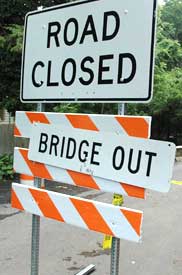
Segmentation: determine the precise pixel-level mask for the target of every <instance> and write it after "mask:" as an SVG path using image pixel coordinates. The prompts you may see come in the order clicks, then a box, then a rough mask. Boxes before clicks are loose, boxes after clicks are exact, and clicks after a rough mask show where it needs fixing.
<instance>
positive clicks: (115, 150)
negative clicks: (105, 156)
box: [112, 146, 125, 170]
mask: <svg viewBox="0 0 182 275" xmlns="http://www.w3.org/2000/svg"><path fill="white" fill-rule="evenodd" d="M118 152H120V154H121V156H120V161H119V162H118V164H117V163H116V156H117V154H118ZM124 158H125V151H124V149H123V147H121V146H117V147H116V148H115V149H114V153H113V157H112V165H113V167H114V169H115V170H120V169H121V168H122V167H123V164H124Z"/></svg>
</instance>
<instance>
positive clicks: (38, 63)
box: [32, 61, 45, 88]
mask: <svg viewBox="0 0 182 275" xmlns="http://www.w3.org/2000/svg"><path fill="white" fill-rule="evenodd" d="M38 66H41V67H42V68H43V67H44V66H45V65H44V63H43V62H42V61H38V62H36V63H35V65H34V66H33V70H32V83H33V85H34V86H35V87H37V88H38V87H41V86H42V84H43V83H44V82H43V81H42V80H41V81H40V83H38V82H36V80H35V71H36V69H37V67H38Z"/></svg>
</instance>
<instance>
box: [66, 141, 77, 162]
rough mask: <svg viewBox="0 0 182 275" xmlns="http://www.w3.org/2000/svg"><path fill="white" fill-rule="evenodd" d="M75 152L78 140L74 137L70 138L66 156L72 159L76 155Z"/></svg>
mask: <svg viewBox="0 0 182 275" xmlns="http://www.w3.org/2000/svg"><path fill="white" fill-rule="evenodd" d="M71 144H72V145H71ZM71 146H72V148H71ZM75 152H76V141H75V139H74V138H68V144H67V151H66V158H67V159H72V158H73V157H74V155H75Z"/></svg>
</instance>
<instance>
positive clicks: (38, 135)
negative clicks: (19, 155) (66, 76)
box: [28, 123, 175, 192]
mask: <svg viewBox="0 0 182 275" xmlns="http://www.w3.org/2000/svg"><path fill="white" fill-rule="evenodd" d="M28 158H29V159H30V160H32V161H37V162H40V163H45V164H49V165H51V166H55V167H60V168H64V169H69V170H73V171H78V172H81V173H84V174H89V175H92V176H96V177H101V178H105V179H110V180H113V181H118V182H125V183H127V184H131V182H132V184H133V185H136V186H140V187H145V188H148V189H153V190H156V191H161V192H167V191H168V190H169V188H170V181H171V178H172V171H173V165H174V159H175V145H174V144H173V143H170V142H164V141H156V140H150V139H142V138H134V137H128V136H125V135H120V134H116V133H109V132H97V131H89V130H80V129H70V128H68V127H60V126H58V125H49V124H41V123H38V124H34V125H33V127H32V134H31V137H30V147H29V154H28Z"/></svg>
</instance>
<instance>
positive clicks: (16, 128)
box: [14, 125, 22, 137]
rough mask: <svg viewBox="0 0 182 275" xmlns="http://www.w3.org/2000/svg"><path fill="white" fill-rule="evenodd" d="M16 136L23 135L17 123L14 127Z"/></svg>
mask: <svg viewBox="0 0 182 275" xmlns="http://www.w3.org/2000/svg"><path fill="white" fill-rule="evenodd" d="M14 136H17V137H21V136H22V134H21V133H20V131H19V129H18V127H17V126H16V125H15V127H14Z"/></svg>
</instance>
